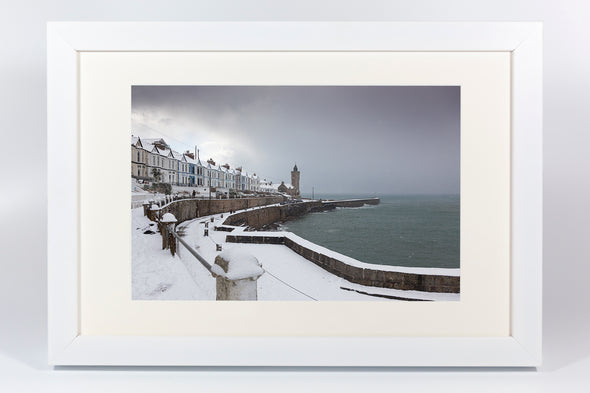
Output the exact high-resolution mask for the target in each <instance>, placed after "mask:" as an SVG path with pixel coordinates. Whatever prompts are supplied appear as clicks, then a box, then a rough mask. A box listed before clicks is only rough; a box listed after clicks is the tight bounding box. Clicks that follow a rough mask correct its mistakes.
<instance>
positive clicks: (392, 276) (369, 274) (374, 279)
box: [226, 235, 460, 293]
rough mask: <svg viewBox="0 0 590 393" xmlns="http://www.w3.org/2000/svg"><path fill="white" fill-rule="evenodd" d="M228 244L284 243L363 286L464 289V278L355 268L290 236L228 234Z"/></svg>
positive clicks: (331, 270) (334, 272)
mask: <svg viewBox="0 0 590 393" xmlns="http://www.w3.org/2000/svg"><path fill="white" fill-rule="evenodd" d="M226 241H227V242H230V243H257V244H283V245H285V246H287V247H289V248H290V249H291V250H293V251H295V252H296V253H297V254H299V255H301V256H302V257H304V258H305V259H307V260H309V261H311V262H313V263H315V264H316V265H318V266H320V267H321V268H322V269H324V270H326V271H329V272H330V273H332V274H335V275H337V276H338V277H342V278H344V279H346V280H348V281H350V282H353V283H357V284H361V285H367V286H373V287H382V288H393V289H402V290H411V291H422V292H441V293H459V290H460V277H455V276H443V275H434V274H414V273H402V272H391V271H384V270H378V269H365V268H361V267H357V266H351V265H348V264H346V263H344V262H342V261H340V260H338V259H336V258H332V257H329V256H327V255H324V254H321V253H319V252H316V251H313V250H311V249H309V248H307V247H304V246H302V245H300V244H298V243H296V242H294V241H293V240H291V239H289V238H286V237H281V236H277V237H273V236H255V235H254V236H247V235H228V236H227V238H226Z"/></svg>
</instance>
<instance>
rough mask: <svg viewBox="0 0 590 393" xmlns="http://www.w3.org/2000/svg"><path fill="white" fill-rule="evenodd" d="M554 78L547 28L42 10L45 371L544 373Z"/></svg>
mask: <svg viewBox="0 0 590 393" xmlns="http://www.w3.org/2000/svg"><path fill="white" fill-rule="evenodd" d="M541 81H542V25H541V24H540V23H393V22H391V23H390V22H388V23H369V22H354V23H345V22H287V23H276V22H248V23H241V22H239V23H236V22H225V23H217V22H216V23H211V22H198V23H197V22H195V23H184V22H183V23H152V22H150V23H94V22H92V23H82V22H55V23H50V24H49V25H48V176H49V185H48V187H49V189H48V197H49V201H48V205H49V212H48V226H49V239H48V245H49V250H48V252H49V260H48V263H49V265H48V279H49V282H48V291H49V293H48V301H49V362H50V364H53V365H202V366H223V365H225V366H537V365H539V364H540V362H541V282H542V280H541V277H542V276H541V273H542V138H541V136H542V85H541ZM130 174H131V176H129V175H130Z"/></svg>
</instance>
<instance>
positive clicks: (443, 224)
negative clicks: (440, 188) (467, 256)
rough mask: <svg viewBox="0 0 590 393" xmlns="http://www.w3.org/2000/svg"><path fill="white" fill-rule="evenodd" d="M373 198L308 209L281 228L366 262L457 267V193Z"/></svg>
mask: <svg viewBox="0 0 590 393" xmlns="http://www.w3.org/2000/svg"><path fill="white" fill-rule="evenodd" d="M374 196H375V195H370V196H367V195H316V196H315V197H316V198H320V197H321V198H324V199H327V198H331V199H352V198H367V197H374ZM376 196H377V197H379V198H380V199H381V203H380V204H379V205H376V206H368V205H365V206H363V207H360V208H336V209H335V210H332V211H327V212H321V213H310V214H307V215H305V216H303V217H301V218H299V219H297V220H294V221H289V222H287V223H285V224H284V225H283V229H284V230H286V231H291V232H293V233H295V234H297V235H298V236H301V237H303V238H304V239H307V240H309V241H312V242H314V243H316V244H319V245H322V246H324V247H327V248H329V249H331V250H334V251H337V252H339V253H341V254H345V255H348V256H350V257H352V258H355V259H357V260H359V261H362V262H366V263H373V264H378V265H393V266H408V267H443V268H459V202H460V199H459V195H397V196H396V195H385V196H382V195H376Z"/></svg>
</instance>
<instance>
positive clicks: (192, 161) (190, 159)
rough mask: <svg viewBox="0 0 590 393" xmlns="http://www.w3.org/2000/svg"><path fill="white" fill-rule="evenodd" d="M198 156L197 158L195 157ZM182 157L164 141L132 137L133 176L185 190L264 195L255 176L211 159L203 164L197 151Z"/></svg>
mask: <svg viewBox="0 0 590 393" xmlns="http://www.w3.org/2000/svg"><path fill="white" fill-rule="evenodd" d="M195 153H196V155H195ZM195 153H192V152H190V151H185V152H184V153H180V152H178V151H176V150H173V149H172V147H171V146H170V145H168V143H166V141H165V140H164V139H163V138H141V137H138V136H133V135H132V136H131V176H132V177H134V178H137V179H141V180H149V181H157V182H163V183H169V184H173V185H177V186H186V187H205V188H208V187H210V188H215V189H217V191H218V192H220V193H225V194H229V191H230V190H231V191H264V190H263V187H262V185H263V184H262V181H261V180H260V179H259V178H258V176H257V175H256V174H255V173H254V174H253V175H250V174H248V173H247V172H245V171H244V170H243V169H242V167H236V168H232V167H230V165H229V164H227V163H226V164H223V165H218V164H216V163H215V161H214V160H213V159H212V158H210V159H208V160H207V161H201V159H200V158H199V156H198V151H197V150H196V149H195Z"/></svg>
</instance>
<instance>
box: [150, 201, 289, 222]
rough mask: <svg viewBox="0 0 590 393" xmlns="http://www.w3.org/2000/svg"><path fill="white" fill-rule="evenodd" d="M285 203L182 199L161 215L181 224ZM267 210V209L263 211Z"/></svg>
mask: <svg viewBox="0 0 590 393" xmlns="http://www.w3.org/2000/svg"><path fill="white" fill-rule="evenodd" d="M282 201H283V197H280V196H279V197H261V198H240V199H181V200H178V201H174V202H170V203H169V204H167V205H165V206H163V207H162V209H161V210H160V212H161V214H165V213H172V214H174V217H176V219H177V220H178V223H181V222H183V221H186V220H192V219H193V218H197V217H202V216H208V215H211V214H220V213H228V212H229V211H232V210H233V211H235V210H242V209H247V208H251V207H258V206H266V205H272V204H275V203H279V202H282ZM263 210H265V209H263Z"/></svg>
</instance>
